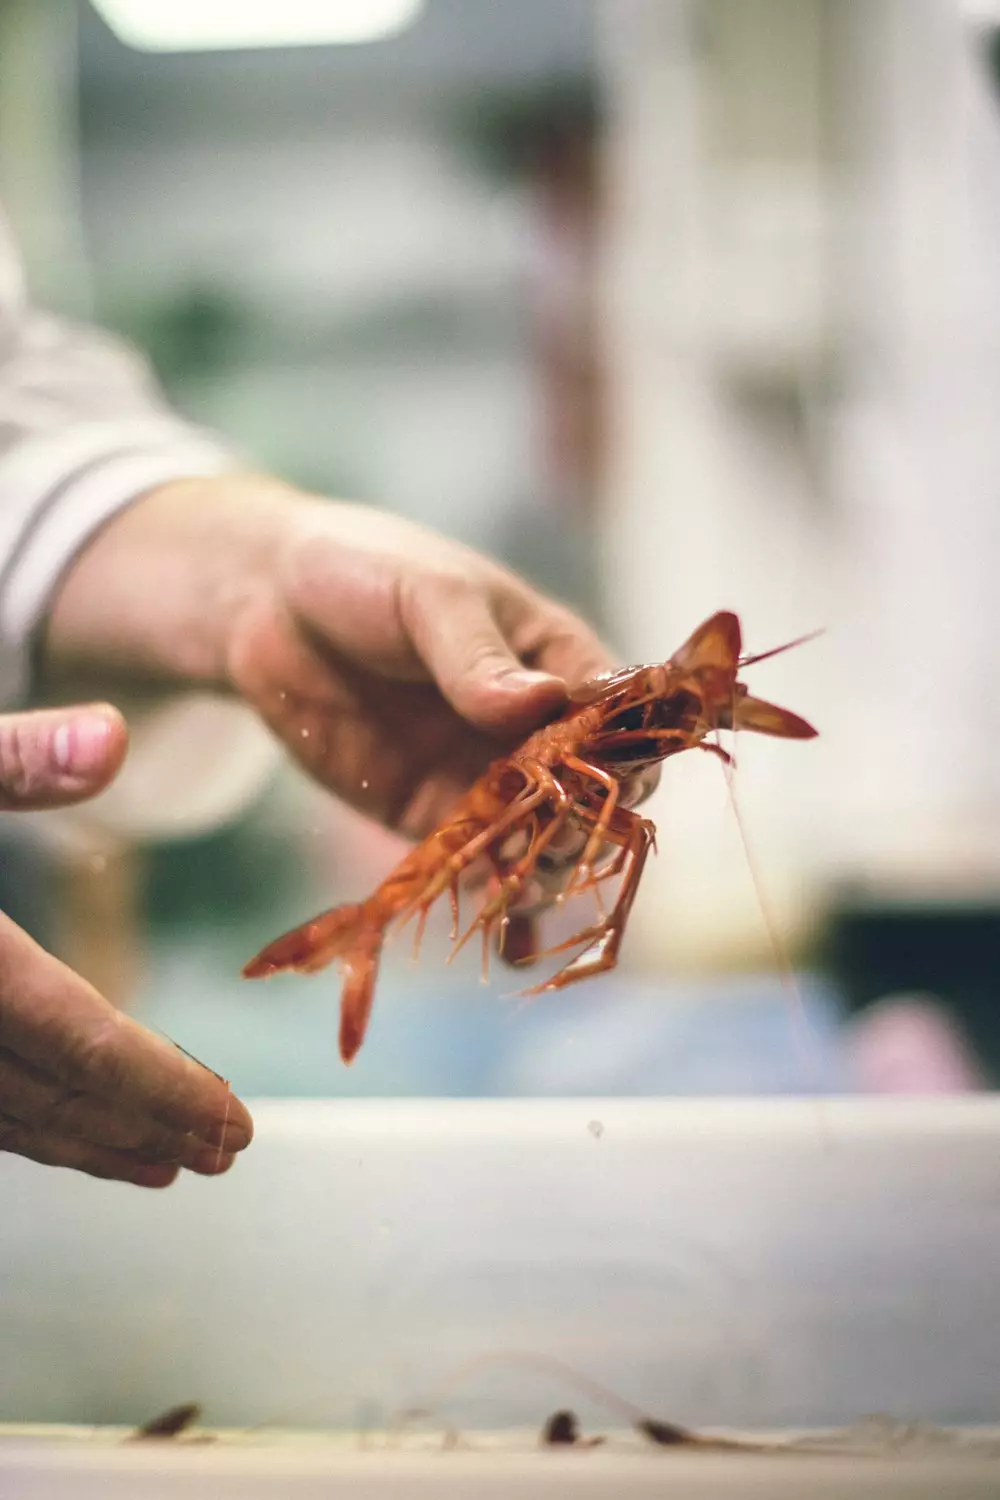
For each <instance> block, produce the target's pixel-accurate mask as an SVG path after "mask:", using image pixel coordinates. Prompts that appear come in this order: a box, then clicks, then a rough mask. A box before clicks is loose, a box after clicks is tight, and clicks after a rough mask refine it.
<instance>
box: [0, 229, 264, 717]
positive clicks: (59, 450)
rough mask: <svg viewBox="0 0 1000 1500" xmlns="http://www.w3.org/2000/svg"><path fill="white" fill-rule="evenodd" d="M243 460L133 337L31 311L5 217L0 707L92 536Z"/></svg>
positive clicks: (0, 243)
mask: <svg viewBox="0 0 1000 1500" xmlns="http://www.w3.org/2000/svg"><path fill="white" fill-rule="evenodd" d="M235 462H236V460H235V456H234V454H233V453H232V452H230V451H229V450H228V449H227V448H226V447H225V445H224V444H222V443H220V442H219V441H218V440H217V439H215V438H213V437H211V436H209V435H208V434H207V433H202V432H201V431H199V430H198V429H197V428H195V427H193V426H192V425H190V424H188V423H187V422H185V421H183V420H182V419H181V418H180V417H178V416H176V415H175V414H174V413H173V412H171V410H170V409H169V407H168V406H167V404H166V402H165V401H164V399H163V396H162V395H161V393H160V391H159V390H158V388H157V385H156V382H155V380H154V378H153V376H152V373H151V371H150V370H149V368H148V366H147V365H146V364H145V363H144V361H143V360H142V359H141V357H140V356H139V355H138V354H137V353H134V352H133V351H132V350H131V349H130V348H129V347H128V345H126V344H123V343H119V342H117V341H115V340H114V339H112V338H110V337H108V336H107V335H105V334H102V333H99V332H97V331H96V330H92V329H89V328H81V327H76V326H75V325H72V324H69V323H65V322H62V321H60V320H59V319H58V318H55V317H51V316H49V315H48V314H46V313H44V312H41V311H39V310H37V309H35V308H34V307H32V305H31V303H30V301H29V299H28V296H27V292H26V290H25V285H24V277H23V274H22V270H21V265H20V261H19V258H18V255H17V251H16V249H15V246H14V243H13V240H12V239H11V236H10V234H9V231H8V229H7V225H6V224H5V222H4V221H3V219H2V216H0V704H4V705H9V704H11V703H13V702H15V701H18V700H20V699H23V698H24V696H25V694H26V693H27V691H28V688H29V653H30V648H31V641H32V637H33V634H34V632H35V629H36V627H37V626H38V624H39V623H40V621H41V619H42V617H43V616H44V614H45V612H46V609H47V607H48V605H49V602H50V600H51V598H52V595H53V592H54V590H55V588H56V585H57V583H58V582H59V579H60V577H61V575H62V573H63V572H64V570H65V569H66V567H67V565H68V564H69V563H70V562H71V561H72V559H73V557H74V556H75V555H76V554H77V553H78V552H79V551H80V549H81V548H82V547H83V546H84V545H85V544H86V542H87V541H88V539H89V538H90V537H91V536H92V535H93V534H94V532H95V531H96V530H97V529H98V528H99V527H100V526H101V525H103V523H104V522H105V521H107V520H108V519H109V518H110V517H111V516H113V515H114V513H115V512H116V511H118V510H120V509H121V508H122V507H123V506H125V505H128V504H129V503H130V502H131V501H133V500H135V499H136V498H137V497H138V496H140V495H142V494H143V493H144V492H145V491H147V490H149V489H151V488H153V487H154V486H156V485H159V484H164V483H166V482H167V481H169V480H171V479H180V478H187V477H191V476H193V475H203V474H213V473H220V472H223V471H224V470H226V469H230V468H233V467H235Z"/></svg>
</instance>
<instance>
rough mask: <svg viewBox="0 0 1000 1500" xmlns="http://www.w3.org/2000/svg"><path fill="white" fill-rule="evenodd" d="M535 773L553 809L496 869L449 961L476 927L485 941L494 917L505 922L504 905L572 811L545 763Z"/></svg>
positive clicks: (526, 877) (529, 873) (505, 909)
mask: <svg viewBox="0 0 1000 1500" xmlns="http://www.w3.org/2000/svg"><path fill="white" fill-rule="evenodd" d="M536 775H537V776H538V780H539V785H540V787H541V788H542V789H543V790H544V791H545V793H546V795H547V797H549V798H550V799H551V800H552V801H553V802H554V803H555V812H554V814H553V816H552V818H551V819H550V821H549V822H548V823H547V824H546V826H545V827H544V828H543V829H541V831H540V832H538V833H536V835H535V836H534V838H533V839H532V841H531V843H530V844H529V846H528V849H527V851H526V853H525V854H524V855H523V856H522V857H521V859H519V860H518V861H517V863H516V864H514V865H513V866H512V868H511V869H509V870H508V871H506V873H503V874H500V873H499V872H498V877H499V878H498V889H497V891H496V893H495V894H494V895H493V896H492V897H490V899H489V900H488V901H486V902H484V904H483V906H482V908H481V910H480V912H479V915H478V916H477V917H476V919H475V921H474V922H473V923H472V925H471V926H470V927H469V928H468V930H467V931H466V932H465V933H464V934H463V936H462V937H461V938H460V940H459V941H458V942H457V943H456V944H455V946H454V948H453V949H452V951H451V953H450V955H449V957H448V962H449V963H451V961H452V959H453V958H454V957H455V956H456V954H458V953H459V952H460V951H461V949H462V948H464V947H465V944H466V943H467V942H468V941H469V939H470V938H471V936H472V934H473V933H474V932H476V931H478V929H479V928H482V929H483V938H484V942H485V940H486V939H487V938H488V936H489V933H490V931H491V929H492V927H493V924H494V922H495V921H496V919H497V918H498V917H499V918H500V920H501V923H502V924H506V922H507V920H508V918H507V908H508V906H509V905H510V902H511V900H512V899H515V898H516V897H517V896H518V895H519V894H520V892H521V891H522V889H523V888H524V883H525V881H526V880H527V879H528V878H529V877H530V875H531V873H532V871H533V870H534V868H535V866H536V864H537V863H538V859H539V856H540V855H541V853H542V851H543V850H544V849H545V847H546V845H547V844H550V843H551V842H552V840H553V839H554V838H555V837H556V836H557V835H558V834H559V833H561V831H562V829H563V828H564V827H565V826H566V822H567V820H568V818H569V816H570V814H571V813H572V811H573V800H572V798H571V797H570V796H569V794H568V793H567V792H566V791H565V790H564V789H563V787H561V786H560V784H559V782H558V781H557V780H556V778H555V777H554V776H553V775H552V772H551V771H550V770H549V769H548V767H547V766H542V765H539V766H538V767H537V770H536Z"/></svg>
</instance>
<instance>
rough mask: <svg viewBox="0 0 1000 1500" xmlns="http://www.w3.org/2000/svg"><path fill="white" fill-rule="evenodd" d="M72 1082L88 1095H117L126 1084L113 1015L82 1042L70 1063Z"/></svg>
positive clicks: (119, 1040)
mask: <svg viewBox="0 0 1000 1500" xmlns="http://www.w3.org/2000/svg"><path fill="white" fill-rule="evenodd" d="M70 1061H71V1064H72V1068H73V1073H74V1075H75V1078H76V1079H77V1080H78V1081H79V1083H80V1084H82V1085H83V1086H84V1087H85V1089H86V1091H87V1092H88V1093H91V1094H97V1095H98V1096H101V1095H111V1096H112V1097H113V1096H115V1095H117V1094H118V1093H119V1092H120V1090H121V1087H122V1085H123V1084H124V1083H125V1082H126V1081H127V1077H126V1075H127V1068H126V1065H125V1060H124V1058H123V1056H122V1049H121V1024H120V1021H119V1019H118V1016H117V1015H116V1013H115V1012H114V1011H111V1012H110V1014H109V1015H108V1016H107V1017H106V1018H105V1019H104V1020H102V1021H101V1022H100V1024H99V1025H98V1026H96V1027H95V1028H94V1029H93V1030H92V1031H89V1032H88V1033H87V1034H86V1036H84V1037H83V1038H81V1039H80V1040H79V1041H78V1042H77V1043H76V1045H75V1046H74V1049H73V1055H72V1058H71V1059H70Z"/></svg>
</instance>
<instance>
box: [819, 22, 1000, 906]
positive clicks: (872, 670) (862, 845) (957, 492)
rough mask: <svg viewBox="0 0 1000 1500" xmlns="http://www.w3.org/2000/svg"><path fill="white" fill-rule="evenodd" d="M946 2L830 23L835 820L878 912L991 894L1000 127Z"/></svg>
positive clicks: (995, 849)
mask: <svg viewBox="0 0 1000 1500" xmlns="http://www.w3.org/2000/svg"><path fill="white" fill-rule="evenodd" d="M960 10H961V7H960V5H959V3H958V0H864V3H863V4H861V3H854V4H851V5H845V6H844V7H843V8H842V9H841V10H840V11H839V12H838V16H839V22H840V35H839V46H838V48H837V51H838V54H839V77H838V98H839V102H840V110H839V126H840V147H841V150H840V159H841V161H842V163H843V166H844V172H845V176H844V181H843V184H842V186H843V189H844V191H843V196H842V200H841V213H840V231H841V232H840V235H839V238H838V251H837V257H836V262H835V275H834V278H833V283H834V285H835V286H836V288H837V290H838V307H837V313H838V319H839V322H840V325H841V328H842V330H843V334H842V342H841V349H842V356H843V358H842V365H841V370H840V391H841V395H840V399H839V402H838V403H837V407H836V409H835V420H834V423H833V425H832V428H831V433H830V454H831V459H832V460H833V464H834V467H833V471H832V472H833V478H834V484H835V491H836V499H837V505H838V509H839V511H840V514H841V517H842V528H843V547H842V549H841V553H840V573H839V579H838V583H837V589H836V595H837V605H838V607H837V620H836V623H837V629H838V635H839V638H840V641H841V643H842V644H841V646H840V648H839V659H840V662H841V665H842V670H843V685H842V690H841V696H840V702H839V718H838V723H837V726H836V760H835V764H836V773H837V781H836V784H835V785H834V786H831V788H830V795H831V798H832V799H834V803H835V806H836V808H837V810H838V813H839V816H838V818H837V819H836V820H834V821H833V823H832V826H831V852H832V853H835V855H836V860H837V865H838V867H839V869H840V871H841V872H842V873H843V874H844V875H846V876H849V877H851V878H852V879H854V880H855V881H857V882H858V883H859V885H861V886H862V887H863V888H865V889H866V890H867V893H868V894H869V895H870V896H872V897H874V898H875V899H886V898H889V899H900V898H903V899H905V898H906V897H908V896H917V897H920V898H922V899H927V898H930V899H932V900H937V899H948V898H950V897H953V896H955V897H962V896H964V897H968V896H972V897H973V898H976V897H978V898H984V897H994V898H995V897H996V896H997V894H1000V760H998V737H997V730H998V729H1000V690H998V679H1000V110H998V106H997V104H996V102H995V100H994V99H993V98H992V97H991V93H990V88H989V85H988V83H987V79H986V76H985V72H984V71H983V70H982V69H981V66H980V64H979V62H978V60H977V58H976V55H975V50H974V47H973V44H972V38H971V36H970V34H969V32H968V31H967V30H966V28H965V25H964V24H963V20H962V16H961V14H960Z"/></svg>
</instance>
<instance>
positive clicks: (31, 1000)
mask: <svg viewBox="0 0 1000 1500" xmlns="http://www.w3.org/2000/svg"><path fill="white" fill-rule="evenodd" d="M126 747H127V735H126V730H125V725H124V723H123V722H122V719H121V717H120V716H119V715H118V714H117V713H116V712H115V710H114V709H112V708H109V707H106V706H104V705H95V706H84V707H80V708H73V709H63V710H46V711H43V712H37V713H23V714H7V715H0V810H2V811H5V812H10V811H17V810H19V809H20V810H35V809H40V808H47V807H57V806H65V805H68V804H70V803H73V802H79V801H82V800H84V799H86V798H87V797H90V796H94V795H96V793H97V792H99V791H101V790H103V788H104V787H105V786H107V785H108V783H109V782H110V781H111V780H112V779H113V778H114V776H115V774H116V773H117V771H118V769H119V768H120V766H121V764H122V761H123V760H124V757H125V752H126ZM252 1129H253V1126H252V1122H251V1119H250V1116H249V1114H248V1113H247V1111H246V1109H245V1108H244V1106H243V1105H242V1104H241V1103H240V1102H239V1101H238V1100H237V1099H236V1098H235V1097H234V1096H233V1095H232V1094H231V1093H230V1091H229V1088H228V1086H227V1085H226V1084H224V1083H223V1082H222V1080H221V1079H219V1078H217V1077H216V1076H215V1074H214V1073H211V1072H210V1071H209V1070H208V1069H207V1068H204V1067H202V1066H201V1065H200V1064H199V1063H196V1062H195V1061H194V1060H193V1059H191V1058H189V1057H188V1056H187V1055H186V1054H184V1053H182V1052H180V1051H179V1050H177V1049H176V1048H174V1047H173V1046H171V1045H170V1044H169V1043H168V1042H166V1041H163V1040H161V1039H160V1038H159V1037H156V1036H154V1035H153V1034H152V1033H150V1032H148V1031H146V1030H145V1029H144V1028H143V1027H142V1026H139V1025H138V1024H137V1023H136V1022H135V1021H133V1020H132V1019H131V1018H130V1017H128V1016H126V1015H123V1014H122V1013H121V1012H120V1011H118V1010H116V1009H115V1008H114V1006H112V1005H110V1004H109V1003H108V1002H107V1001H106V1000H105V999H103V998H102V997H101V996H100V995H99V994H98V993H97V992H96V991H95V990H94V989H93V988H92V987H91V986H90V985H89V984H88V983H87V982H86V980H84V979H82V978H81V977H80V976H79V975H77V974H74V973H73V972H72V970H70V969H68V968H67V967H66V966H65V965H64V964H62V963H60V962H59V961H58V960H57V959H55V958H53V957H52V955H51V954H49V953H46V952H45V951H44V950H43V949H41V948H39V947H38V945H37V944H36V943H34V942H33V941H32V939H31V938H30V937H29V936H28V935H27V933H25V932H22V931H21V929H20V928H18V927H17V926H15V924H14V923H13V922H11V921H10V920H9V919H8V918H7V917H5V916H3V915H2V914H0V1151H12V1152H15V1153H17V1154H19V1155H21V1156H25V1157H28V1158H30V1159H31V1160H33V1161H37V1162H42V1163H44V1164H45V1165H48V1166H62V1167H72V1168H75V1169H77V1170H78V1171H82V1172H86V1173H88V1174H90V1175H91V1176H94V1177H106V1178H115V1179H118V1180H119V1181H122V1182H131V1183H135V1184H136V1185H138V1186H141V1187H166V1186H168V1185H169V1184H170V1183H171V1182H173V1181H174V1179H175V1178H176V1177H177V1175H178V1173H179V1171H180V1170H181V1168H182V1167H187V1168H189V1169H190V1170H191V1171H194V1172H198V1173H201V1174H202V1175H206V1176H212V1175H215V1174H216V1173H219V1172H224V1171H226V1170H227V1169H228V1168H229V1167H230V1166H231V1165H232V1163H233V1161H234V1159H235V1153H236V1152H237V1151H240V1150H242V1149H243V1148H244V1147H245V1146H246V1145H248V1144H249V1141H250V1138H251V1135H252Z"/></svg>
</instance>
